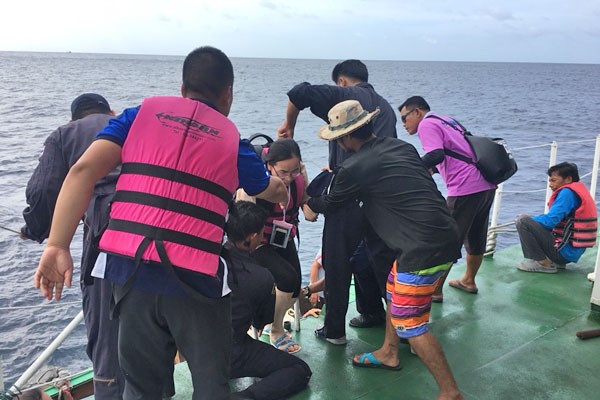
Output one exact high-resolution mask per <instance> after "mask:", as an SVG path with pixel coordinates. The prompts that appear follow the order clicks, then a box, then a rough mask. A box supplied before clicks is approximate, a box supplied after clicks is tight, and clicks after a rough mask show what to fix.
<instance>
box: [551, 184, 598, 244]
mask: <svg viewBox="0 0 600 400" xmlns="http://www.w3.org/2000/svg"><path fill="white" fill-rule="evenodd" d="M564 188H569V189H571V190H572V191H574V192H575V194H576V195H577V196H578V197H579V199H580V200H581V204H580V205H579V207H578V208H577V209H576V210H575V213H574V215H570V216H568V217H566V218H565V219H564V220H562V221H561V222H559V223H558V225H556V226H555V227H554V228H553V229H552V233H553V234H554V236H555V237H556V242H555V244H554V246H555V247H557V248H558V249H561V248H563V247H564V246H565V245H566V244H567V243H570V244H571V245H572V246H573V247H594V245H595V244H596V233H597V229H598V215H597V212H596V204H595V203H594V199H592V196H591V195H590V192H589V191H588V190H587V188H586V187H585V185H584V184H583V183H581V182H573V183H569V184H566V185H564V186H561V187H560V188H558V189H557V190H555V191H554V192H553V193H552V196H550V200H549V201H548V207H551V206H552V203H554V200H555V199H556V196H558V192H560V191H561V190H562V189H564Z"/></svg>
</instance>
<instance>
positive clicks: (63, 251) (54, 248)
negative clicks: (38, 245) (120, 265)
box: [34, 140, 121, 300]
mask: <svg viewBox="0 0 600 400" xmlns="http://www.w3.org/2000/svg"><path fill="white" fill-rule="evenodd" d="M120 161H121V147H120V146H119V145H117V144H115V143H113V142H110V141H107V140H96V141H95V142H94V143H92V145H91V146H90V147H89V148H88V150H87V151H86V152H85V153H84V154H83V156H81V158H80V159H79V161H78V162H77V163H76V164H75V165H74V166H73V168H71V170H70V171H69V174H68V175H67V177H66V179H65V182H64V184H63V187H62V189H61V191H60V194H59V195H58V200H57V203H56V208H55V211H54V218H53V221H54V223H53V224H52V227H51V229H50V236H49V237H48V244H47V246H46V248H45V250H44V252H43V253H42V257H41V259H40V263H39V265H38V268H37V271H36V272H35V276H34V285H35V287H36V288H38V289H40V291H41V292H42V295H43V296H44V297H46V298H47V299H48V300H51V299H52V297H54V299H55V300H60V298H61V295H62V290H63V287H64V285H66V286H67V287H71V279H72V277H73V259H72V258H71V254H70V251H69V245H70V243H71V240H72V238H73V235H74V234H75V230H76V229H77V225H78V224H79V220H80V219H81V218H82V216H83V214H84V213H85V210H86V209H87V206H88V203H89V201H90V199H91V197H92V194H93V190H94V185H95V184H96V182H97V181H98V180H99V179H100V178H102V177H104V176H105V175H106V174H108V173H109V172H110V171H112V170H113V169H114V168H115V167H116V166H117V165H118V164H119V163H120Z"/></svg>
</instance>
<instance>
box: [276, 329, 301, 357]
mask: <svg viewBox="0 0 600 400" xmlns="http://www.w3.org/2000/svg"><path fill="white" fill-rule="evenodd" d="M271 344H272V345H273V347H276V348H277V349H279V350H281V351H285V352H286V353H288V354H294V353H297V352H299V351H300V350H302V346H300V345H299V344H298V343H297V342H296V341H295V340H294V339H292V337H291V336H290V335H289V334H288V333H284V334H283V335H281V336H279V337H278V338H277V340H275V341H274V342H271ZM294 346H298V348H297V349H296V350H290V348H291V347H294Z"/></svg>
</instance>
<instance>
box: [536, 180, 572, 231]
mask: <svg viewBox="0 0 600 400" xmlns="http://www.w3.org/2000/svg"><path fill="white" fill-rule="evenodd" d="M580 204H581V200H580V199H579V197H577V195H576V194H575V192H573V191H572V190H571V189H569V188H564V189H562V190H561V191H560V192H559V193H558V195H557V196H556V199H554V203H552V206H551V207H550V209H549V210H548V212H547V213H546V214H543V215H538V216H534V217H532V218H533V219H534V220H535V221H536V222H538V223H539V224H540V225H542V226H543V227H544V228H546V229H548V230H550V229H552V228H554V227H555V226H556V225H558V223H559V222H561V221H562V220H564V219H565V218H567V217H568V216H569V215H571V214H572V213H573V212H574V211H575V210H576V209H577V208H578V207H579V205H580Z"/></svg>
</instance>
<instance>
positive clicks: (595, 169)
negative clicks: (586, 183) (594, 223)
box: [590, 135, 600, 202]
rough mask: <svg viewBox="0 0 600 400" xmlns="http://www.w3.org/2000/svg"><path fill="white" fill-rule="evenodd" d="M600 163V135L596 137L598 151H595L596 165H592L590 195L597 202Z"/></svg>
mask: <svg viewBox="0 0 600 400" xmlns="http://www.w3.org/2000/svg"><path fill="white" fill-rule="evenodd" d="M599 162H600V135H598V136H596V150H594V165H592V181H591V183H590V194H591V195H592V199H594V202H595V201H596V186H597V184H598V163H599Z"/></svg>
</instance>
